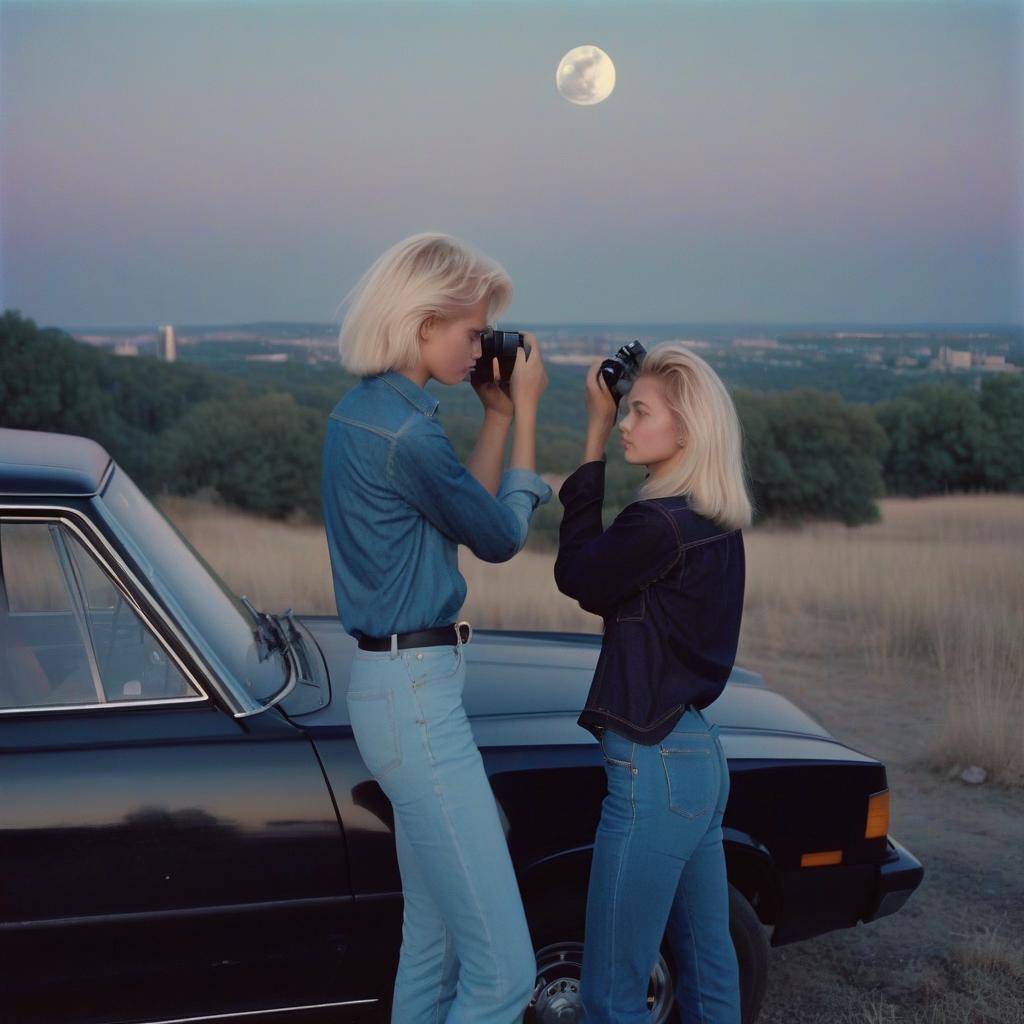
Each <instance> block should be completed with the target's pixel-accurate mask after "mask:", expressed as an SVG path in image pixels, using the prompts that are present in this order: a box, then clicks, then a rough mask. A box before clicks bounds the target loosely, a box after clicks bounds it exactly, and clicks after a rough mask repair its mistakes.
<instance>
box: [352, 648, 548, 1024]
mask: <svg viewBox="0 0 1024 1024" xmlns="http://www.w3.org/2000/svg"><path fill="white" fill-rule="evenodd" d="M465 678H466V666H465V659H464V656H463V651H462V643H461V642H460V643H458V644H451V645H447V644H445V645H438V646H433V647H407V648H405V649H403V650H399V651H397V652H395V653H394V654H392V653H391V652H390V651H363V650H357V651H356V653H355V655H354V656H353V661H352V671H351V675H350V682H349V689H348V698H347V699H348V709H349V716H350V721H351V723H352V731H353V733H354V734H355V740H356V745H357V746H358V748H359V753H360V755H361V756H362V758H363V761H364V762H365V764H366V767H367V769H368V770H369V772H370V774H371V775H372V776H373V777H374V779H376V781H377V782H378V784H379V785H380V787H381V789H382V790H383V791H384V793H385V794H386V795H387V797H388V799H389V800H390V801H391V805H392V807H393V808H394V813H395V844H396V847H397V851H398V866H399V870H400V872H401V875H402V895H403V897H404V900H405V907H404V914H403V921H402V948H401V954H400V956H399V963H398V974H397V976H396V978H395V990H394V1004H393V1009H392V1014H391V1019H392V1021H393V1022H395V1024H428V1022H429V1024H444V1022H447V1024H470V1022H472V1024H515V1022H519V1021H520V1020H521V1019H522V1014H523V1011H524V1009H525V1008H526V1005H527V1004H528V1003H529V1001H530V997H531V995H532V993H533V985H534V980H535V977H536V961H535V959H534V954H533V944H532V942H531V941H530V932H529V929H528V928H527V924H526V915H525V913H524V912H523V904H522V900H521V898H520V895H519V887H518V884H517V881H516V876H515V871H514V870H513V868H512V858H511V857H510V856H509V851H508V843H507V841H506V839H505V833H504V831H503V830H502V826H501V821H500V820H499V817H498V808H497V804H496V803H495V799H494V793H493V791H492V790H491V786H490V782H489V781H488V779H487V774H486V772H485V771H484V766H483V760H482V759H481V757H480V751H479V750H478V749H477V746H476V743H475V742H474V740H473V734H472V732H471V730H470V725H469V720H468V718H467V717H466V712H465V710H464V709H463V707H462V690H463V684H464V683H465Z"/></svg>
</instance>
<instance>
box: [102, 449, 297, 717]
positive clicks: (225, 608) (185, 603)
mask: <svg viewBox="0 0 1024 1024" xmlns="http://www.w3.org/2000/svg"><path fill="white" fill-rule="evenodd" d="M96 503H97V506H98V508H99V509H100V512H101V514H102V515H103V517H104V519H105V521H106V522H108V523H110V525H111V527H112V528H113V529H114V530H115V532H116V533H117V535H118V537H119V539H120V540H121V542H122V543H123V544H124V545H125V547H126V548H128V550H129V551H131V553H132V555H133V557H134V558H135V560H136V562H137V564H138V566H139V568H140V569H141V570H142V571H143V572H144V573H145V575H146V577H147V578H148V579H149V581H150V582H151V584H152V585H153V587H154V588H155V589H156V590H157V592H158V594H159V596H160V598H161V599H162V600H163V601H164V603H165V604H166V605H167V607H169V608H171V609H172V610H173V611H174V612H175V613H176V615H177V616H179V617H180V618H181V619H183V620H184V621H185V622H186V623H187V625H188V627H189V628H188V634H189V638H190V639H191V640H192V641H193V643H194V644H195V646H196V647H198V648H199V649H200V650H201V652H202V654H203V655H204V657H206V659H207V660H208V661H210V662H211V664H212V665H213V666H214V667H215V668H217V669H218V670H219V671H220V673H221V674H222V676H223V677H224V680H225V682H226V684H227V685H228V686H230V687H231V690H232V693H233V694H234V695H235V696H236V698H237V699H238V701H239V702H240V703H241V704H242V705H243V706H244V710H245V711H249V712H251V711H255V710H261V709H262V708H264V707H266V706H267V705H269V704H270V703H271V702H272V701H273V700H274V697H275V696H277V695H278V694H279V693H280V692H281V691H282V690H283V689H284V687H285V686H287V684H288V681H289V668H288V661H287V659H286V658H285V657H284V656H283V655H282V653H281V652H280V651H271V652H269V656H267V657H266V658H265V659H264V660H262V661H261V660H260V657H259V653H260V648H259V647H258V646H257V643H256V638H255V636H254V633H253V626H254V623H253V619H252V616H251V615H250V613H249V611H248V610H247V609H246V608H245V606H244V605H243V604H242V602H241V601H240V600H239V599H238V596H237V595H236V594H235V593H234V592H233V591H232V590H231V589H230V588H229V587H228V586H227V584H226V583H224V581H223V580H222V579H221V578H220V577H219V576H218V575H217V573H216V572H214V570H213V569H212V568H211V567H210V566H209V565H208V564H207V562H206V560H205V559H204V558H203V557H202V555H200V554H199V552H198V551H196V550H195V548H193V547H192V545H191V544H190V543H189V542H188V541H187V540H186V539H185V537H184V536H182V534H181V533H180V532H179V531H178V529H177V527H175V526H174V524H173V523H171V521H170V520H169V519H168V518H167V517H166V516H165V515H164V514H163V513H162V512H161V511H160V510H159V509H158V508H157V507H156V506H155V505H154V504H153V503H152V502H151V501H150V500H149V499H148V498H147V497H146V496H145V495H144V494H143V493H142V491H140V490H139V488H138V487H137V486H136V485H135V483H134V482H133V481H132V479H131V477H129V476H128V474H127V473H125V472H124V470H122V469H121V468H120V467H118V466H115V467H114V471H113V473H112V474H111V477H110V481H109V483H108V484H107V487H106V489H105V490H104V492H103V494H102V495H101V496H100V498H99V499H97V502H96Z"/></svg>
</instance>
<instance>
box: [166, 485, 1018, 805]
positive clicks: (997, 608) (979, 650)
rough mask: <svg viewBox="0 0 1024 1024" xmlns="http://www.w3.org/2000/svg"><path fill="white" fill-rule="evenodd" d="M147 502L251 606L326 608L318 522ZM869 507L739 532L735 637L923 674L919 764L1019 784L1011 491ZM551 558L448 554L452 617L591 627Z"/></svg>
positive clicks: (899, 675) (884, 680)
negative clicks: (463, 594)
mask: <svg viewBox="0 0 1024 1024" xmlns="http://www.w3.org/2000/svg"><path fill="white" fill-rule="evenodd" d="M161 505H162V507H163V508H164V510H165V512H167V513H168V515H169V516H170V517H171V518H172V519H173V520H174V521H175V522H176V523H177V524H178V526H179V527H180V529H181V530H182V532H184V533H185V534H186V536H188V537H189V539H190V540H191V541H192V542H193V543H194V544H195V546H196V547H197V548H198V549H199V550H200V551H201V552H202V554H203V555H204V557H205V558H206V559H207V560H208V561H209V562H210V563H211V565H213V566H214V568H215V569H216V570H217V571H218V572H220V573H221V575H222V576H223V577H224V579H225V580H226V581H227V582H228V584H229V585H230V586H231V587H232V588H233V589H235V590H236V591H237V592H239V593H244V594H247V595H248V596H249V597H250V598H251V599H252V600H253V601H254V602H255V603H256V604H257V606H259V607H265V608H269V609H272V610H282V609H284V608H285V607H288V606H291V607H294V608H295V610H296V611H300V612H306V613H320V614H334V613H335V606H334V597H333V592H332V588H331V575H330V565H329V562H328V556H327V545H326V540H325V537H324V533H323V529H322V527H320V526H318V525H317V526H314V525H309V524H303V523H300V522H291V523H287V524H283V523H279V522H271V521H268V520H263V519H259V518H257V517H254V516H250V515H246V514H244V513H240V512H234V511H228V510H225V509H223V508H219V507H217V506H215V505H211V504H208V503H203V502H197V501H194V500H187V499H165V500H163V501H162V502H161ZM881 508H882V521H881V522H880V523H876V524H872V525H870V526H862V527H857V528H848V527H844V526H841V525H836V524H817V525H811V526H807V527H804V528H802V529H798V530H794V529H781V528H778V529H777V528H773V527H770V526H769V527H759V528H757V529H754V530H749V531H747V533H746V547H747V558H748V567H747V592H746V603H745V608H744V623H743V632H744V643H748V644H749V643H756V645H757V646H758V647H759V648H761V649H764V648H768V649H773V648H774V649H777V650H784V651H787V652H790V653H792V654H795V655H800V654H806V655H814V656H819V657H821V656H825V657H844V658H857V659H861V662H862V665H863V670H864V672H865V674H867V675H869V676H871V677H872V678H874V679H877V681H878V685H879V686H892V685H906V686H914V685H918V684H917V683H916V682H915V680H916V677H917V676H918V675H919V674H924V673H927V675H928V678H929V679H931V678H934V679H938V680H939V682H940V686H941V690H942V692H941V693H937V694H935V695H934V696H935V698H936V699H941V700H943V701H944V702H945V707H946V712H945V724H944V728H943V731H942V734H941V735H940V736H938V737H936V743H935V748H934V750H933V751H931V753H930V756H931V759H932V761H933V762H934V764H935V765H936V766H937V767H942V766H944V765H949V764H979V765H981V766H983V767H984V768H986V769H987V770H988V771H989V772H990V773H991V774H992V775H993V777H994V778H995V779H996V780H998V781H1000V782H1002V783H1004V784H1008V785H1011V786H1024V498H1021V497H1013V496H1000V495H980V496H967V497H963V496H955V497H938V498H923V499H917V500H908V499H896V498H890V499H886V500H884V501H882V503H881ZM552 562H553V555H552V554H551V553H550V552H534V551H530V550H525V551H523V552H521V553H520V554H519V555H517V556H516V558H514V559H513V560H512V561H511V562H508V563H505V564H503V565H491V564H487V563H482V562H480V561H479V560H478V559H476V558H474V557H473V555H472V554H470V553H469V552H468V551H467V550H466V549H465V548H460V567H461V569H462V571H463V574H464V575H465V576H466V580H467V583H468V587H469V596H468V598H467V601H466V605H465V607H464V608H463V610H462V613H461V616H462V617H464V618H468V619H470V620H471V621H472V622H473V623H474V624H475V625H477V626H481V627H491V628H523V629H549V630H562V629H568V630H584V631H594V632H598V631H600V629H601V622H600V619H598V618H597V617H595V616H593V615H590V614H588V613H587V612H584V611H582V610H581V609H580V608H579V607H578V606H577V605H576V603H575V602H574V601H571V600H569V599H568V598H566V597H565V596H564V595H562V594H560V593H559V592H558V590H557V589H556V588H555V585H554V580H553V577H552ZM741 649H742V644H741ZM918 670H921V671H920V672H919V671H918Z"/></svg>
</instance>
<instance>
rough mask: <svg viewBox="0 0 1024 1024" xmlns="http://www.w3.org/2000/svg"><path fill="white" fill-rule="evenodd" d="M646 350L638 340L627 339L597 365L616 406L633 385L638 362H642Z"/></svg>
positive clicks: (638, 369)
mask: <svg viewBox="0 0 1024 1024" xmlns="http://www.w3.org/2000/svg"><path fill="white" fill-rule="evenodd" d="M645 355H647V350H646V349H645V348H644V347H643V345H641V344H640V342H639V341H637V340H634V341H629V342H627V343H626V344H625V345H623V346H622V348H620V349H619V351H618V352H616V353H615V355H613V356H612V357H611V359H605V360H604V362H602V363H601V365H600V366H599V367H598V370H597V372H598V375H599V376H601V377H604V382H605V384H607V385H608V390H609V391H610V392H611V393H612V398H614V399H615V405H616V406H618V404H619V400H620V399H621V398H622V396H623V395H624V394H625V393H626V392H627V391H628V390H629V389H630V388H631V387H632V386H633V380H634V378H635V377H636V375H637V374H638V373H639V372H640V364H641V363H642V362H643V359H644V356H645Z"/></svg>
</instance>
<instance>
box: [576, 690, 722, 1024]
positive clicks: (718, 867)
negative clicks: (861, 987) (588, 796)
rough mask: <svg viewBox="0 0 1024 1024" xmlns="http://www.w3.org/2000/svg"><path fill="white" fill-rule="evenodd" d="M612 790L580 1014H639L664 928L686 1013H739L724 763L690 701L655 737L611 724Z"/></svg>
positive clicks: (611, 1019) (592, 898) (593, 1018)
mask: <svg viewBox="0 0 1024 1024" xmlns="http://www.w3.org/2000/svg"><path fill="white" fill-rule="evenodd" d="M601 749H602V752H603V753H604V758H605V771H606V774H607V776H608V794H607V796H606V797H605V799H604V803H603V804H602V807H601V821H600V824H599V825H598V829H597V838H596V841H595V844H594V862H593V867H592V869H591V873H590V889H589V892H588V896H587V921H586V934H585V936H584V950H583V969H582V976H581V979H580V987H581V998H582V1003H583V1020H584V1021H585V1022H586V1024H634V1022H635V1024H646V1022H647V1021H649V1019H650V1018H649V1014H648V1010H647V987H648V982H649V981H650V977H651V971H652V970H653V968H654V965H655V963H656V961H657V959H658V952H659V949H660V946H661V942H662V938H663V937H667V938H668V941H669V944H670V946H671V949H672V954H673V957H674V959H675V961H676V966H677V970H678V982H677V985H676V999H677V1000H678V1002H679V1007H680V1011H681V1014H682V1019H683V1020H684V1021H686V1024H739V1020H740V994H739V971H738V966H737V962H736V951H735V949H734V947H733V944H732V939H731V937H730V935H729V893H728V884H727V881H726V874H725V853H724V850H723V848H722V816H723V814H724V813H725V805H726V801H727V800H728V798H729V768H728V765H727V763H726V759H725V752H724V751H723V749H722V744H721V741H720V740H719V739H718V726H717V725H713V724H711V723H709V722H708V721H707V719H706V718H705V717H704V715H703V714H701V712H700V711H698V710H697V709H695V708H692V707H688V708H687V710H686V712H685V713H684V714H683V716H682V718H680V720H679V722H678V723H677V725H676V727H675V729H674V730H673V731H672V732H671V733H670V734H669V735H668V736H666V737H665V739H664V740H662V741H661V742H660V743H656V744H653V745H652V746H644V745H643V744H640V743H634V742H632V741H631V740H628V739H625V738H624V737H623V736H620V735H619V734H618V733H614V732H612V731H610V730H607V731H606V732H605V733H604V734H603V736H602V739H601Z"/></svg>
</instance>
